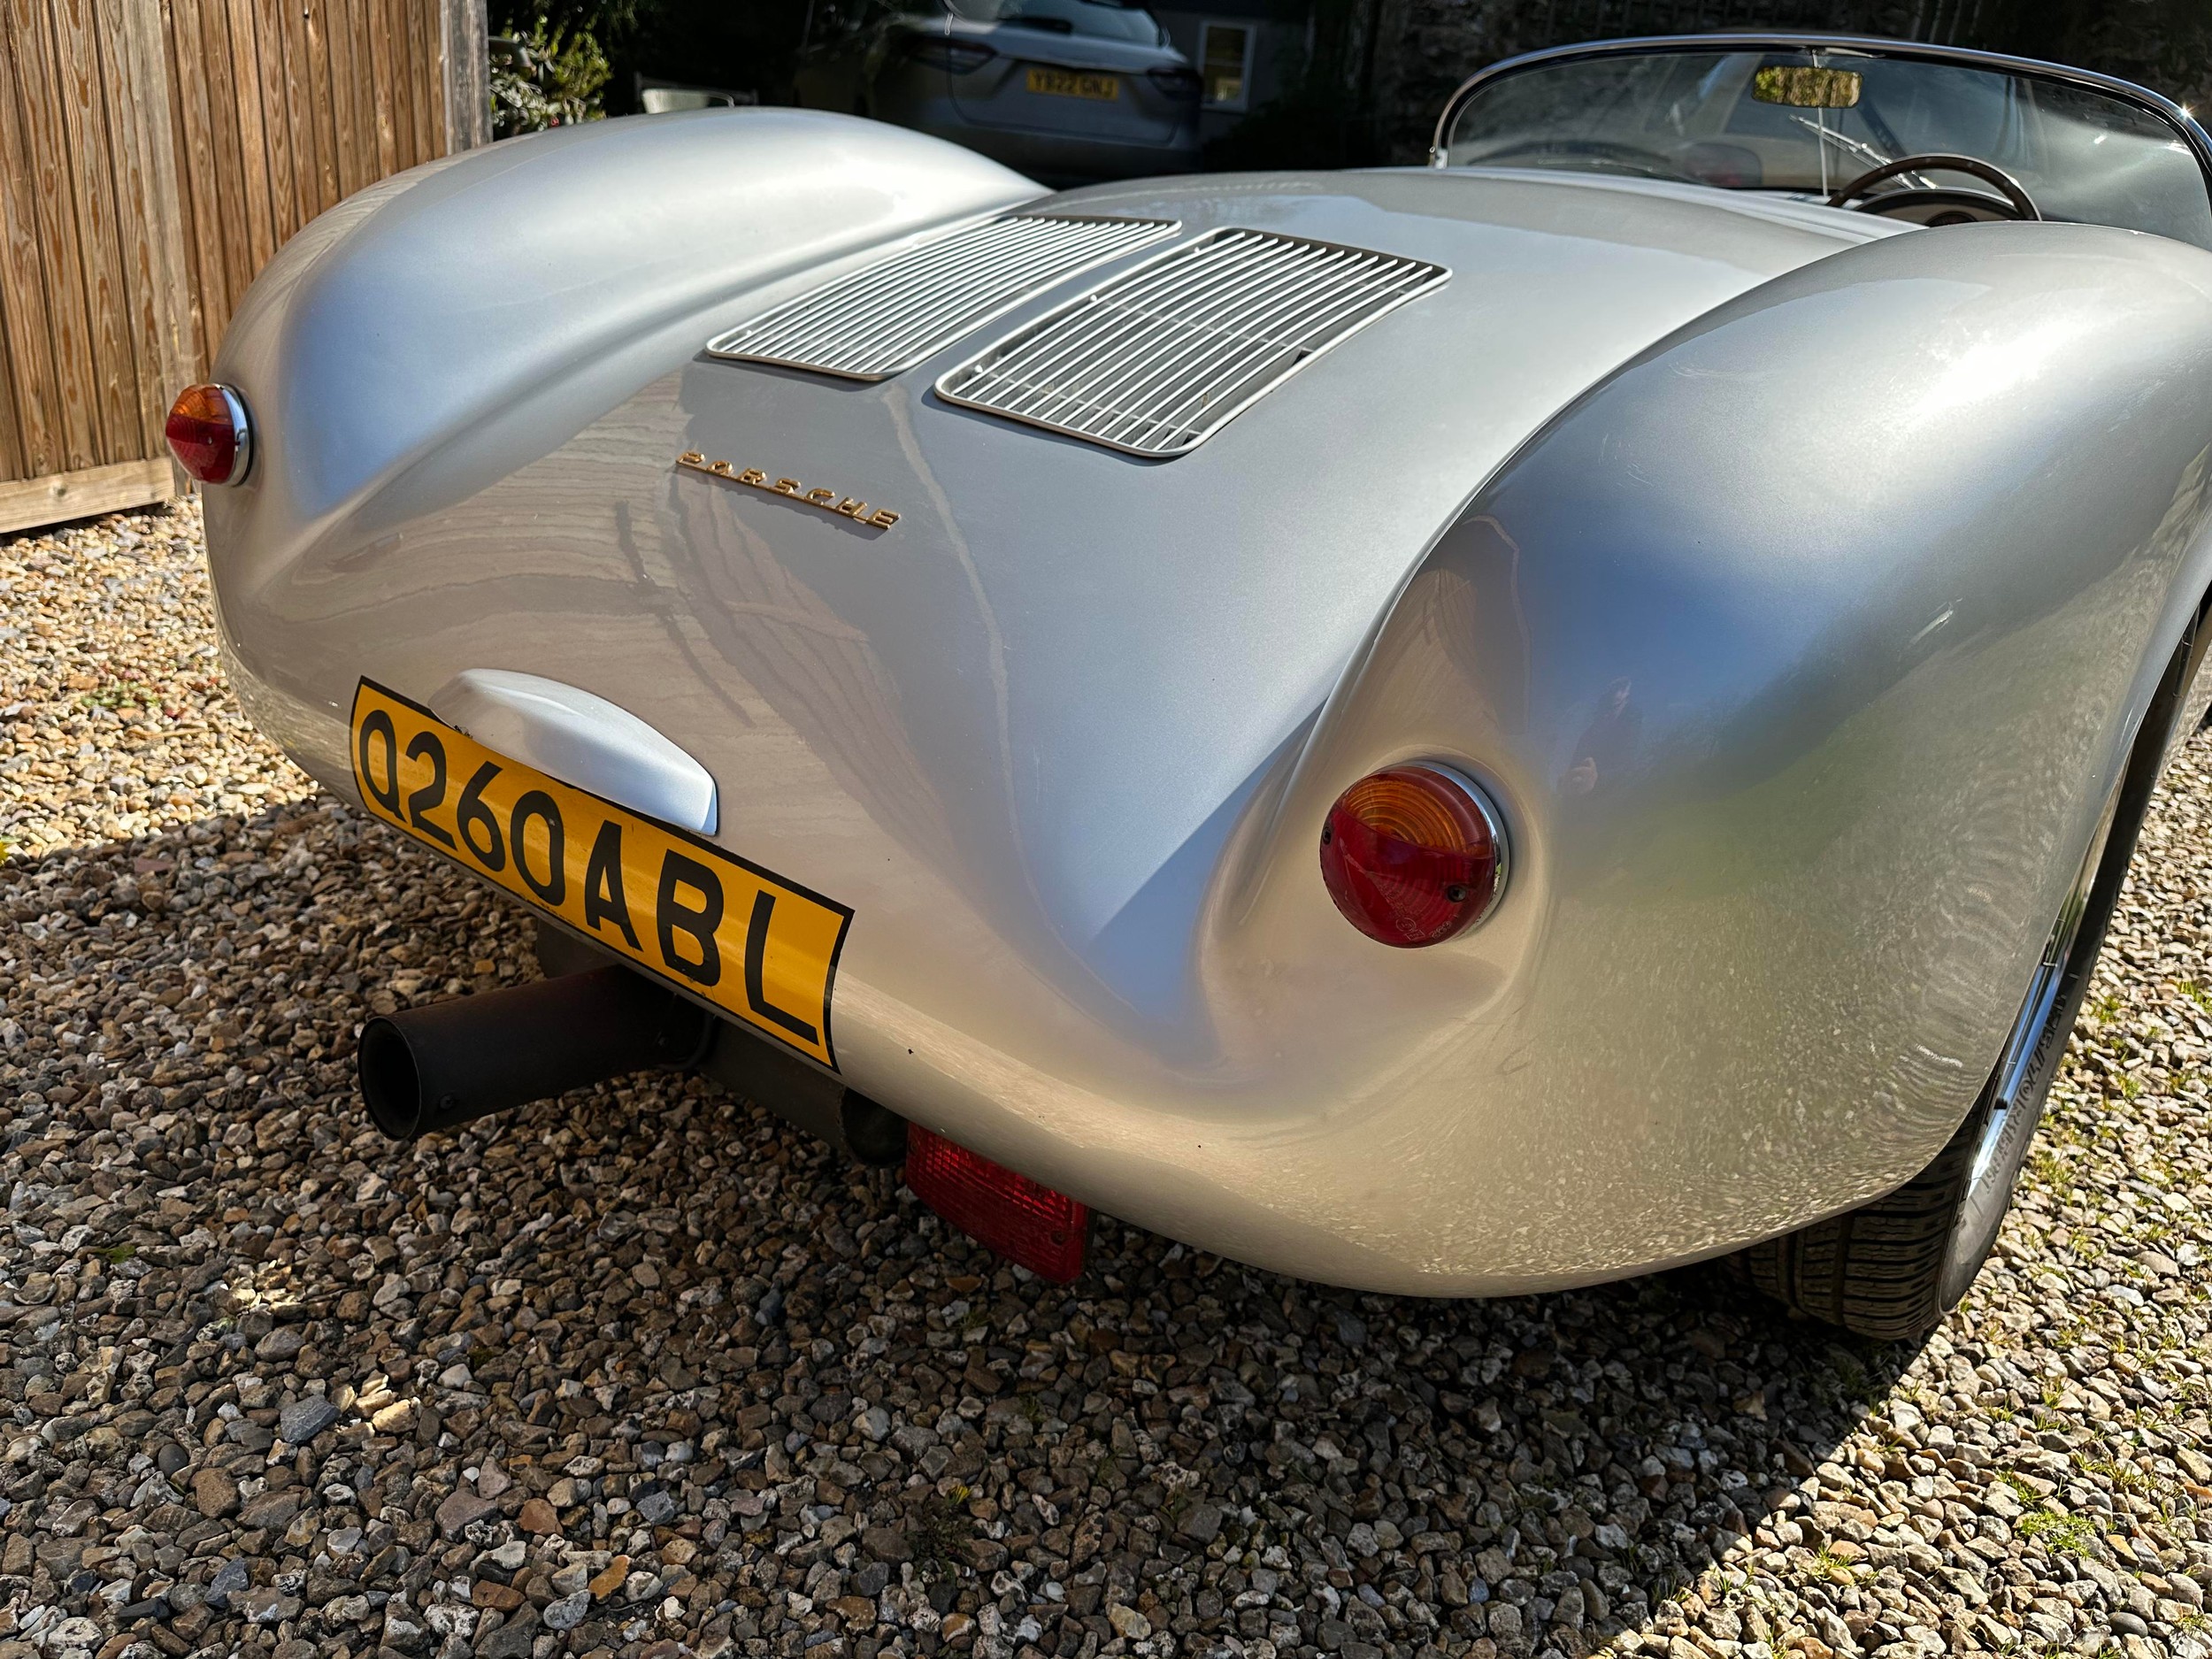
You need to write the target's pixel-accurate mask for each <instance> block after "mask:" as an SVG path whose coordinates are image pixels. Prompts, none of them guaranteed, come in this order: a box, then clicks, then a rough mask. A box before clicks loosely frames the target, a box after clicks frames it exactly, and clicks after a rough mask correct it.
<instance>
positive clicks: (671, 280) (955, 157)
mask: <svg viewBox="0 0 2212 1659" xmlns="http://www.w3.org/2000/svg"><path fill="white" fill-rule="evenodd" d="M1041 194H1042V191H1041V187H1040V186H1038V185H1035V184H1033V183H1032V182H1031V181H1030V180H1026V179H1024V178H1022V177H1021V176H1020V175H1019V174H1018V173H1011V172H1009V171H1008V170H1007V169H1005V168H1003V167H1001V166H999V165H996V164H995V163H993V162H990V161H987V160H985V159H984V158H982V157H979V156H976V155H974V154H972V153H971V152H969V151H967V150H961V149H959V148H957V147H956V146H954V145H951V144H947V143H943V142H939V141H938V140H935V139H933V138H927V137H924V136H922V135H921V134H915V133H910V132H905V131H902V130H901V129H898V128H895V127H884V126H879V125H878V124H876V123H874V122H870V121H861V120H856V119H852V118H850V117H846V116H840V115H829V114H823V113H818V112H815V111H800V110H703V111H695V112H688V113H684V114H675V115H658V116H649V117H639V118H634V119H623V120H613V121H605V122H595V123H593V124H590V125H588V126H583V127H565V128H560V129H557V130H555V131H552V132H549V133H541V134H534V135H532V136H529V137H526V138H518V139H511V140H508V141H506V142H502V143H497V144H493V145H491V146H489V147H488V148H486V149H483V150H473V151H471V152H468V153H467V154H465V155H463V156H459V157H449V158H447V159H446V160H444V161H441V162H434V163H432V164H430V165H427V166H425V167H419V168H417V169H415V170H413V171H412V172H411V173H404V174H402V175H399V176H398V177H397V178H396V179H394V180H387V181H386V182H385V183H384V184H382V185H380V186H378V187H375V188H373V190H371V191H368V192H365V193H364V194H363V195H361V196H356V197H354V198H353V199H352V200H350V201H349V202H346V203H343V204H340V205H339V206H338V207H336V208H334V209H333V210H332V211H330V212H329V213H327V214H326V215H324V216H323V218H321V219H318V220H317V221H316V222H315V223H314V224H313V225H312V226H311V227H308V228H307V229H306V230H305V231H303V233H302V234H300V235H299V236H297V237H296V238H295V239H294V240H293V242H291V243H290V244H288V246H287V247H286V248H285V249H284V250H282V251H281V252H280V253H279V254H278V256H277V257H276V258H275V259H274V260H273V262H272V263H271V264H270V265H269V267H268V268H267V270H265V272H264V273H263V274H262V275H261V277H260V278H259V279H258V280H257V281H256V282H255V284H254V286H253V288H252V289H251V290H250V292H249V294H248V295H247V297H246V300H245V302H244V303H243V304H242V306H241V307H240V308H239V311H238V314H237V316H236V317H235V319H234V320H233V322H232V324H231V326H230V330H229V332H228V334H227V335H226V337H225V339H224V341H223V345H222V349H221V351H220V352H219V354H218V357H217V360H216V373H217V375H218V377H219V378H220V379H222V380H226V381H227V382H229V383H231V384H233V385H235V386H236V387H238V388H240V390H241V391H242V393H243V394H244V396H245V401H246V403H247V406H248V408H249V409H250V411H251V412H252V416H253V419H254V423H255V427H256V444H255V462H254V469H253V472H252V475H251V476H250V478H249V480H247V482H246V483H245V484H244V485H242V486H241V487H239V488H232V489H226V490H217V491H211V492H210V493H209V500H208V521H209V541H210V545H211V549H213V552H214V555H215V557H217V559H218V560H224V559H245V558H248V557H250V558H251V559H253V560H254V561H256V563H257V565H261V566H263V567H267V568H273V567H275V566H276V565H280V564H282V563H283V562H284V561H286V560H288V559H289V558H290V557H294V556H295V555H296V552H297V550H298V549H299V547H300V546H301V544H302V543H303V541H304V540H306V539H309V538H312V537H313V536H315V535H317V534H321V533H322V532H323V531H325V530H326V528H328V527H329V526H331V525H333V524H334V522H337V521H339V520H346V521H347V522H348V526H349V533H350V534H351V535H352V536H353V537H355V538H356V539H362V538H373V536H374V535H376V534H379V532H380V527H381V526H389V525H396V524H400V523H403V522H404V521H406V520H408V519H410V518H415V517H418V516H419V515H422V514H426V513H429V512H433V511H437V510H439V509H441V508H442V507H445V506H448V505H450V504H451V503H455V502H457V501H459V500H462V499H465V497H467V496H468V495H472V494H474V493H475V492H476V491H477V490H479V489H480V488H483V487H484V486H485V485H487V484H488V483H490V482H492V481H494V480H496V479H498V478H501V477H503V476H505V475H507V474H508V473H510V472H513V471H514V470H515V469H517V468H518V467H520V466H522V465H526V464H527V463H528V462H529V461H531V460H533V459H535V458H536V457H539V456H541V455H544V454H547V453H549V452H550V451H551V450H553V449H556V448H557V447H558V446H559V445H560V444H562V443H563V442H566V441H568V440H569V439H570V438H572V437H573V436H574V435H575V434H577V433H579V432H580V431H582V430H583V429H584V428H585V427H586V426H588V425H589V424H590V423H591V422H592V421H593V420H594V419H597V418H599V417H600V416H602V415H603V414H604V413H605V411H607V410H609V409H611V408H615V407H618V406H619V405H620V404H621V403H623V402H624V400H625V399H626V398H628V397H629V396H632V395H634V393H635V392H636V391H638V390H639V389H640V388H642V387H644V386H647V385H649V384H651V383H652V382H653V381H654V380H657V379H658V378H660V377H661V376H663V375H665V374H668V373H672V372H673V371H674V370H676V369H678V368H680V366H681V365H683V364H684V363H685V362H686V361H687V360H688V359H689V358H690V357H693V356H695V354H696V353H697V351H698V350H699V348H700V347H701V345H702V344H703V342H704V341H705V340H706V339H707V337H708V335H709V334H710V332H712V330H713V329H714V328H715V327H716V326H725V325H726V323H728V322H730V321H734V320H736V319H737V318H738V317H739V316H740V315H741V314H742V308H739V307H735V306H733V302H736V301H739V300H740V299H741V298H742V297H743V296H747V295H749V294H758V295H760V296H762V298H761V303H767V302H768V301H769V300H770V299H772V298H774V297H776V296H777V295H778V288H777V285H778V284H779V283H782V284H783V285H784V286H786V287H796V286H798V285H800V284H803V282H805V281H809V280H822V279H824V278H826V277H828V276H833V275H836V274H840V273H841V271H842V270H843V269H844V268H846V266H847V265H849V264H850V263H856V262H857V261H858V260H859V259H861V258H864V257H868V256H869V255H870V254H872V252H873V251H874V250H878V249H880V248H882V247H883V246H884V245H886V244H887V243H891V242H896V241H898V240H900V239H902V238H907V237H911V236H914V235H917V234H920V233H923V232H926V231H928V230H930V229H932V228H933V227H940V226H943V225H946V224H949V223H952V222H956V221H958V220H961V219H966V218H970V217H973V216H976V215H979V214H983V213H987V212H989V211H995V210H997V209H1002V208H1005V207H1008V206H1010V205H1013V204H1017V203H1019V202H1022V201H1025V200H1028V199H1031V198H1033V197H1035V196H1039V195H1041ZM462 434H468V436H469V440H470V441H469V442H467V443H465V444H463V443H458V442H454V441H455V440H456V439H457V438H458V437H459V436H461V435H462ZM249 549H250V551H249ZM254 574H255V572H250V571H246V572H238V575H239V577H240V579H241V580H247V581H250V580H252V577H253V575H254Z"/></svg>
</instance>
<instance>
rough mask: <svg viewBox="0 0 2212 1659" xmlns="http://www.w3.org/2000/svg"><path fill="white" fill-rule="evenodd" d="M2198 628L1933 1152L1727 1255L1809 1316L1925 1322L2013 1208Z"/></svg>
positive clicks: (1879, 1332) (1851, 1327) (1911, 1333)
mask: <svg viewBox="0 0 2212 1659" xmlns="http://www.w3.org/2000/svg"><path fill="white" fill-rule="evenodd" d="M2200 628H2201V625H2200ZM2197 632H2199V630H2193V631H2192V634H2193V636H2194V634H2196V633H2197ZM2193 644H2194V639H2193V638H2192V639H2185V640H2184V641H2182V644H2181V647H2180V649H2178V650H2177V651H2176V652H2175V654H2174V658H2173V661H2172V662H2171V663H2170V664H2169V665H2168V667H2167V670H2166V674H2165V678H2164V679H2163V680H2162V681H2161V682H2160V685H2159V687H2158V694H2157V695H2156V696H2154V698H2153V699H2152V702H2151V706H2150V709H2149V710H2148V711H2147V713H2146V714H2145V716H2144V719H2143V727H2142V731H2141V733H2139V736H2138V737H2137V739H2136V742H2135V747H2134V749H2133V751H2132V752H2131V755H2130V757H2129V759H2128V764H2127V765H2126V767H2125V768H2124V771H2123V772H2122V773H2121V776H2120V780H2119V781H2118V783H2116V785H2115V786H2114V787H2113V790H2112V793H2111V795H2109V796H2108V797H2107V799H2106V802H2105V806H2104V811H2103V814H2102V815H2101V818H2100V819H2099V821H2098V825H2097V830H2096V833H2095V834H2094V835H2093V837H2092V838H2091V841H2090V845H2089V850H2088V853H2087V855H2086V856H2085V857H2084V858H2083V860H2082V867H2081V873H2080V876H2079V877H2078V879H2076V881H2075V883H2074V886H2073V888H2072V890H2071V891H2070V893H2068V895H2067V896H2066V902H2065V904H2064V905H2063V906H2062V909H2061V910H2060V911H2059V915H2058V919H2057V921H2056V922H2055V924H2054V925H2053V926H2052V929H2051V936H2050V940H2049V942H2048V943H2047V944H2046V946H2045V947H2044V950H2043V956H2042V959H2041V961H2040V962H2039V963H2038V964H2037V965H2036V971H2035V977H2034V979H2033V980H2032V983H2031V984H2030V986H2029V987H2028V994H2027V997H2026V999H2025V1001H2024V1002H2023V1003H2022V1004H2021V1008H2020V1015H2019V1018H2017V1019H2016V1020H2015V1021H2014V1022H2013V1027H2012V1030H2011V1032H2010V1033H2009V1034H2008V1036H2007V1038H2006V1041H2005V1047H2004V1051H2003V1053H2002V1054H2001V1056H1999V1058H1998V1062H1997V1067H1996V1070H1995V1071H1993V1072H1992V1073H1991V1075H1990V1079H1989V1081H1988V1082H1987V1083H1986V1084H1985V1085H1984V1087H1983V1089H1982V1094H1981V1098H1980V1099H1978V1101H1976V1102H1974V1110H1972V1111H1970V1112H1969V1113H1968V1114H1967V1115H1966V1121H1965V1122H1964V1123H1962V1124H1961V1125H1959V1130H1958V1133H1956V1134H1955V1135H1954V1136H1952V1138H1951V1140H1950V1142H1949V1143H1948V1144H1947V1146H1945V1148H1943V1150H1942V1151H1941V1152H1939V1153H1938V1154H1937V1155H1936V1157H1935V1161H1934V1162H1933V1163H1932V1164H1929V1165H1928V1167H1927V1168H1926V1169H1924V1170H1923V1171H1921V1172H1920V1173H1919V1174H1918V1175H1916V1176H1915V1177H1913V1179H1911V1180H1909V1181H1908V1182H1906V1183H1905V1185H1904V1186H1902V1187H1899V1188H1898V1189H1897V1190H1896V1191H1895V1192H1893V1193H1891V1194H1887V1195H1886V1196H1885V1197H1882V1198H1878V1199H1876V1200H1875V1201H1874V1202H1872V1203H1869V1204H1862V1205H1861V1206H1860V1207H1859V1208H1858V1209H1856V1210H1848V1211H1847V1212H1846V1213H1844V1214H1843V1215H1840V1216H1833V1217H1830V1218H1829V1219H1827V1220H1826V1221H1821V1222H1816V1223H1815V1224H1814V1225H1811V1226H1809V1227H1806V1228H1804V1229H1802V1230H1801V1231H1800V1232H1797V1233H1786V1234H1785V1235H1784V1236H1783V1237H1781V1238H1778V1239H1770V1240H1766V1241H1765V1242H1763V1243H1761V1244H1755V1245H1753V1246H1752V1247H1751V1248H1749V1249H1747V1250H1746V1251H1744V1252H1743V1253H1742V1254H1741V1255H1740V1256H1739V1257H1738V1258H1737V1259H1738V1262H1739V1263H1740V1265H1741V1267H1742V1269H1743V1271H1744V1272H1745V1273H1746V1275H1747V1277H1748V1278H1749V1279H1750V1280H1751V1282H1752V1283H1753V1284H1754V1285H1755V1286H1757V1287H1758V1288H1759V1289H1761V1290H1763V1291H1764V1292H1765V1293H1766V1294H1769V1295H1770V1296H1772V1297H1774V1298H1776V1299H1777V1300H1778V1301H1780V1302H1785V1303H1786V1304H1787V1305H1788V1306H1789V1307H1790V1308H1792V1309H1793V1310H1796V1311H1797V1312H1800V1313H1802V1314H1806V1315H1809V1316H1810V1317H1813V1318H1816V1319H1824V1320H1826V1321H1827V1322H1828V1323H1829V1324H1831V1325H1841V1326H1842V1327H1843V1328H1844V1329H1846V1330H1847V1331H1853V1332H1855V1333H1858V1334H1859V1335H1861V1336H1867V1337H1873V1338H1876V1339H1878V1340H1885V1341H1893V1340H1904V1339H1909V1338H1912V1337H1917V1336H1920V1335H1922V1334H1924V1333H1926V1332H1928V1331H1930V1330H1932V1328H1933V1327H1934V1326H1935V1325H1937V1324H1938V1323H1939V1321H1940V1320H1941V1319H1942V1317H1943V1316H1944V1315H1945V1314H1946V1313H1947V1312H1949V1311H1950V1310H1951V1309H1952V1308H1953V1307H1955V1305H1956V1304H1957V1302H1958V1300H1959V1298H1960V1297H1962V1296H1963V1295H1964V1294H1966V1290H1967V1286H1970V1285H1971V1284H1972V1283H1973V1282H1974V1276H1975V1274H1977V1273H1978V1272H1979V1271H1981V1265H1982V1263H1983V1262H1984V1261H1985V1260H1987V1259H1988V1256H1989V1252H1990V1249H1991V1248H1992V1247H1993V1245H1994V1244H1995V1243H1996V1241H1997V1229H1998V1228H1999V1226H2000V1225H2002V1223H2003V1221H2004V1218H2005V1211H2006V1210H2008V1209H2010V1208H2011V1205H2012V1192H2013V1187H2014V1185H2015V1183H2016V1182H2017V1180H2018V1179H2019V1176H2020V1170H2021V1166H2022V1165H2023V1164H2025V1163H2026V1161H2027V1156H2028V1145H2029V1142H2030V1141H2032V1140H2033V1138H2034V1136H2035V1126H2036V1123H2037V1121H2038V1120H2039V1118H2041V1117H2042V1115H2043V1102H2044V1098H2045V1096H2046V1095H2047V1094H2049V1092H2050V1087H2051V1079H2052V1078H2053V1077H2055V1075H2056V1074H2057V1071H2058V1066H2059V1061H2060V1060H2061V1058H2062V1057H2063V1056H2064V1054H2065V1051H2066V1039H2067V1037H2068V1036H2069V1034H2070V1033H2071V1032H2072V1031H2073V1028H2074V1018H2075V1016H2076V1015H2077V1014H2078V1012H2079V1011H2080V1009H2081V1002H2082V995H2083V993H2084V992H2085V990H2086V989H2087V987H2088V984H2089V975H2090V972H2091V970H2092V969H2093V968H2094V967H2095V966H2096V964H2097V950H2098V947H2099V946H2101V944H2102V943H2103V942H2104V935H2105V928H2106V926H2107V925H2108V923H2109V922H2110V921H2111V919H2112V911H2113V907H2114V906H2115V905H2116V903H2117V902H2118V901H2119V896H2120V887H2121V883H2122V882H2123V881H2124V879H2126V876H2127V867H2128V858H2129V856H2130V855H2131V853H2133V851H2134V850H2135V838H2136V834H2137V833H2138V831H2139V830H2140V829H2141V827H2142V823H2143V814H2144V810H2145V809H2146V808H2147V806H2148V805H2149V803H2150V797H2151V792H2152V790H2153V789H2154V788H2155V787H2157V784H2158V778H2159V773H2160V772H2161V770H2162V766H2163V763H2164V760H2165V755H2166V744H2167V740H2168V737H2169V735H2170V733H2172V732H2173V729H2174V726H2175V718H2176V715H2177V711H2178V710H2179V708H2180V706H2181V703H2182V692H2183V689H2184V687H2185V686H2186V685H2187V684H2188V681H2189V679H2190V677H2191V674H2192V671H2193V670H2194V668H2195V667H2196V665H2197V657H2198V653H2197V651H2196V650H2195V649H2193Z"/></svg>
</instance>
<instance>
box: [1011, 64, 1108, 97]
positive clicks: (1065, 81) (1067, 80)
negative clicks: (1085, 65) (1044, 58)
mask: <svg viewBox="0 0 2212 1659" xmlns="http://www.w3.org/2000/svg"><path fill="white" fill-rule="evenodd" d="M1029 89H1030V90H1031V91H1032V92H1049V93H1051V94H1052V95H1053V96H1055V97H1060V98H1096V99H1097V100H1098V101H1099V102H1100V103H1102V104H1111V103H1112V102H1113V101H1114V100H1115V99H1116V98H1118V97H1119V96H1121V77H1120V76H1119V75H1079V74H1078V73H1075V71H1074V70H1072V69H1033V70H1031V71H1030V72H1029Z"/></svg>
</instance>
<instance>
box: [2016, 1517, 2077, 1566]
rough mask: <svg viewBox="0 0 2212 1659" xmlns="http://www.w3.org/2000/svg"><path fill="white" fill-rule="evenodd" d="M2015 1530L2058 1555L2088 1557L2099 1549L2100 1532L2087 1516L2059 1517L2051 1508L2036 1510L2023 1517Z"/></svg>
mask: <svg viewBox="0 0 2212 1659" xmlns="http://www.w3.org/2000/svg"><path fill="white" fill-rule="evenodd" d="M2014 1531H2016V1532H2018V1533H2019V1534H2020V1536H2021V1537H2023V1538H2025V1539H2028V1540H2032V1541H2034V1542H2038V1543H2040V1544H2041V1545H2042V1546H2043V1548H2046V1549H2047V1550H2050V1551H2052V1552H2053V1553H2055V1554H2058V1555H2077V1556H2079V1555H2091V1554H2093V1552H2094V1551H2095V1549H2096V1547H2097V1529H2096V1528H2095V1527H2094V1526H2093V1525H2091V1524H2090V1521H2089V1517H2087V1516H2085V1515H2060V1514H2057V1513H2056V1512H2055V1511H2053V1510H2050V1509H2037V1510H2035V1511H2034V1512H2033V1513H2032V1514H2029V1515H2024V1516H2022V1517H2020V1523H2019V1525H2017V1526H2016V1527H2015V1528H2014Z"/></svg>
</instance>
